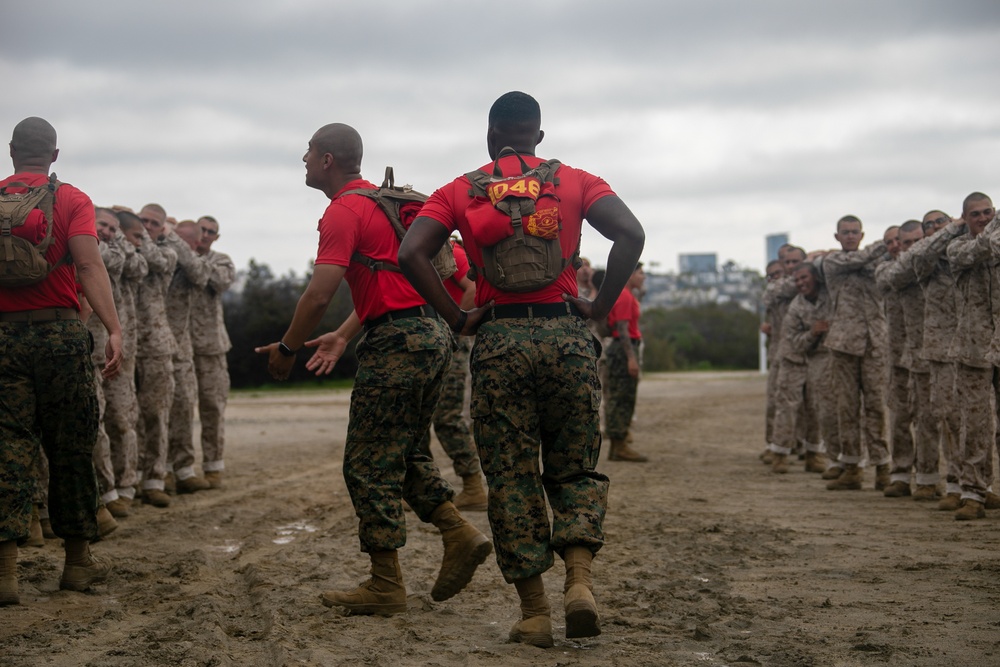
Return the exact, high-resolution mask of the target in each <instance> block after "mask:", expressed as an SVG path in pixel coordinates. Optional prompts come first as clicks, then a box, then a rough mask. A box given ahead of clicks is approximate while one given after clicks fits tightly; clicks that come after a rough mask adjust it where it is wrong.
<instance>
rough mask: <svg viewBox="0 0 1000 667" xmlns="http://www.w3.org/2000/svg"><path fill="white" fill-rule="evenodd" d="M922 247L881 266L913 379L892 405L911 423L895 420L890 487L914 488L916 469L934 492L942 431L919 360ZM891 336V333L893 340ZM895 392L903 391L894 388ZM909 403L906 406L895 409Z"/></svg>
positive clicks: (927, 366)
mask: <svg viewBox="0 0 1000 667" xmlns="http://www.w3.org/2000/svg"><path fill="white" fill-rule="evenodd" d="M927 240H928V241H929V240H930V239H927ZM923 242H924V239H921V240H920V241H917V243H915V244H914V245H913V246H912V247H910V248H909V249H908V250H907V251H906V252H903V253H901V254H900V255H899V257H898V258H897V259H896V260H895V261H893V262H886V263H885V265H884V266H885V267H886V268H885V269H883V268H882V266H880V267H879V269H878V271H879V273H878V276H879V278H880V279H881V280H882V281H883V283H884V285H885V288H886V310H887V311H888V308H889V303H898V304H899V307H900V309H901V311H902V312H901V314H902V317H903V324H902V326H903V333H902V337H903V338H904V346H903V352H902V357H901V363H902V365H903V366H904V367H905V368H906V369H907V371H908V373H907V374H908V377H909V382H908V386H907V387H906V388H905V389H906V392H905V394H900V395H898V396H897V397H896V398H894V399H893V403H891V404H890V410H892V411H893V412H895V410H897V409H898V410H899V412H900V414H902V415H906V416H907V417H908V419H909V420H908V421H905V418H904V420H900V421H901V422H902V423H899V422H897V421H896V420H895V418H894V420H893V435H892V470H891V473H890V478H889V481H890V483H891V482H904V483H906V484H909V483H910V475H911V473H912V472H913V471H914V469H915V470H916V483H917V484H918V485H920V486H933V485H936V484H937V483H938V481H939V475H938V460H939V459H940V450H939V443H940V440H941V428H940V422H939V420H938V419H937V418H936V417H935V414H934V411H933V410H932V408H931V374H930V364H929V363H928V362H927V360H926V359H923V358H922V357H921V356H920V355H921V351H922V350H923V346H924V310H925V308H926V304H925V303H924V292H923V288H922V287H921V286H920V283H919V281H918V278H917V272H916V270H915V269H914V259H915V257H916V252H915V251H914V249H915V248H917V245H918V244H920V243H923ZM917 252H919V249H917ZM892 335H893V334H892V332H891V328H890V336H892ZM891 391H898V390H897V389H896V388H891ZM904 397H905V399H906V403H905V404H903V405H896V404H895V403H898V402H899V401H900V399H902V398H904ZM911 425H912V430H911ZM904 426H905V433H902V434H900V435H897V431H898V430H899V429H901V428H903V427H904ZM897 443H898V444H897Z"/></svg>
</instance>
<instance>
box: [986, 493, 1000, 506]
mask: <svg viewBox="0 0 1000 667" xmlns="http://www.w3.org/2000/svg"><path fill="white" fill-rule="evenodd" d="M983 508H984V509H988V510H1000V495H997V494H995V493H993V492H992V491H987V492H986V500H985V502H983Z"/></svg>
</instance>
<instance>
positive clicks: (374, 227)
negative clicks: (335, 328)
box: [316, 178, 427, 322]
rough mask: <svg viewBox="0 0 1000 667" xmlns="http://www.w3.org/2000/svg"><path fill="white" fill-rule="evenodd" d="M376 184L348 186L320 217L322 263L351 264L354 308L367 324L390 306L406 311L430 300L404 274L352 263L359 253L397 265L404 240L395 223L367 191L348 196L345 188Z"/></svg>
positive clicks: (319, 256) (319, 259) (349, 281)
mask: <svg viewBox="0 0 1000 667" xmlns="http://www.w3.org/2000/svg"><path fill="white" fill-rule="evenodd" d="M361 188H367V189H372V190H376V189H377V188H376V187H375V186H374V185H373V184H371V183H369V182H368V181H366V180H364V179H361V178H359V179H357V180H354V181H351V182H350V183H348V184H347V185H345V186H344V187H343V188H342V189H341V190H340V191H339V192H337V194H335V195H334V196H333V199H332V200H331V201H330V205H329V206H327V207H326V212H325V213H323V217H322V219H320V221H319V250H318V251H317V256H316V263H317V264H334V265H336V266H346V267H347V273H346V275H345V276H344V277H345V278H346V279H347V284H348V285H350V287H351V297H352V298H353V299H354V310H356V311H357V313H358V317H359V318H360V319H361V321H362V322H364V321H366V320H370V319H373V318H376V317H378V316H379V315H383V314H385V313H387V312H389V311H391V310H402V309H403V308H412V307H414V306H420V305H423V304H425V303H427V302H426V301H425V300H424V299H423V297H421V296H420V295H419V294H417V291H416V290H415V289H413V286H412V285H410V283H409V281H407V280H406V278H405V277H404V276H403V274H402V273H396V272H395V271H386V270H382V271H372V270H371V269H369V268H368V267H367V266H365V265H364V264H361V263H359V262H352V261H351V255H353V254H354V253H355V252H358V253H361V254H362V255H364V256H366V257H371V258H372V259H374V260H376V261H380V262H389V263H391V264H397V265H398V262H399V260H398V259H396V256H397V255H398V254H399V239H397V238H396V232H395V231H393V229H392V223H390V222H389V219H388V218H387V217H386V216H385V213H383V212H382V209H381V208H379V206H378V204H376V203H375V202H374V201H373V200H371V199H369V198H368V197H365V196H364V195H344V194H343V193H344V191H346V190H355V189H361Z"/></svg>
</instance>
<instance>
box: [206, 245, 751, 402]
mask: <svg viewBox="0 0 1000 667" xmlns="http://www.w3.org/2000/svg"><path fill="white" fill-rule="evenodd" d="M241 274H242V278H243V280H242V281H241V282H242V289H241V290H240V291H238V292H237V291H232V292H229V293H227V294H226V297H225V319H226V328H227V329H228V330H229V337H230V339H232V343H233V349H232V350H231V351H230V352H229V357H228V358H229V375H230V378H231V380H232V385H233V387H259V386H262V385H266V384H272V383H273V380H272V379H271V377H270V376H269V375H268V373H267V360H266V358H265V357H264V356H262V355H258V354H256V353H255V352H254V347H256V346H258V345H266V344H268V343H273V342H275V341H277V340H279V339H280V337H281V336H282V335H283V334H284V333H285V331H286V330H287V328H288V324H289V323H290V322H291V321H292V315H293V314H294V313H295V306H296V304H297V303H298V300H299V296H301V294H302V292H303V290H304V289H305V287H306V285H307V284H308V283H309V279H310V277H311V273H306V274H305V275H303V276H298V275H296V274H295V273H294V272H289V273H288V274H286V275H284V276H280V277H279V276H275V275H274V274H273V272H272V271H271V269H270V268H269V267H268V266H267V265H266V264H262V263H258V262H256V261H255V260H250V264H249V267H248V268H247V269H246V270H245V271H242V272H241ZM352 308H353V306H352V303H351V298H350V290H349V289H348V287H347V283H346V282H345V283H343V284H342V285H341V287H340V289H339V290H338V291H337V293H336V295H334V298H333V302H332V303H331V304H330V307H329V308H328V309H327V312H326V315H325V316H324V317H323V320H322V322H321V323H320V326H319V328H318V329H317V331H316V335H318V334H319V333H322V332H325V331H332V330H333V329H336V328H337V327H338V326H339V325H340V324H341V322H343V321H344V320H345V319H346V318H347V316H348V315H350V313H351V310H352ZM759 324H760V322H759V319H758V316H757V315H755V314H754V313H751V312H748V311H746V310H744V309H742V308H740V307H739V306H736V305H734V304H727V305H715V304H709V305H701V306H688V307H683V308H672V309H665V308H651V309H648V310H646V311H645V312H643V314H642V320H641V326H642V333H643V339H644V340H645V351H644V353H643V355H644V356H643V368H644V370H646V371H674V370H695V369H709V368H714V369H739V368H757V363H758V362H757V341H758V334H757V331H758V327H759ZM355 343H356V341H352V342H351V344H350V345H349V346H348V348H347V350H346V352H345V353H344V356H343V358H342V359H341V360H340V361H339V362H338V363H337V366H336V368H334V371H333V373H332V374H331V375H330V376H328V377H329V378H332V379H343V378H351V377H354V373H355V371H356V370H357V357H356V356H355V354H354V345H355ZM311 355H312V350H310V349H307V348H306V349H303V350H301V351H300V352H299V359H298V363H296V365H295V368H294V369H293V370H292V375H291V377H290V378H289V380H290V381H292V382H309V381H312V382H317V383H322V382H324V380H325V379H326V378H316V376H315V375H313V374H312V373H310V372H309V371H307V370H306V369H305V362H306V360H307V359H308V358H309V357H310V356H311Z"/></svg>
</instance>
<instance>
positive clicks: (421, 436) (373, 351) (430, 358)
mask: <svg viewBox="0 0 1000 667" xmlns="http://www.w3.org/2000/svg"><path fill="white" fill-rule="evenodd" d="M356 354H357V357H358V371H357V375H356V376H355V378H354V389H353V390H352V391H351V408H350V419H349V422H348V426H347V441H346V443H345V445H344V479H345V480H346V482H347V490H348V491H349V492H350V494H351V501H352V503H353V504H354V508H355V512H356V513H357V516H358V519H359V527H358V537H359V539H360V540H361V550H362V551H364V552H366V553H372V552H379V551H389V550H392V549H399V548H400V547H402V546H403V545H405V544H406V521H405V519H404V517H403V505H402V502H400V499H402V500H405V501H406V502H407V504H409V506H410V507H411V508H413V511H414V512H416V514H417V516H418V517H419V518H420V520H421V521H424V522H428V521H430V518H431V514H432V513H433V512H434V510H435V509H437V507H438V506H440V505H441V504H442V503H445V502H450V501H451V500H452V498H453V497H454V494H455V492H454V490H453V489H452V488H451V486H450V485H449V484H448V483H447V482H446V481H445V480H444V479H443V478H442V477H441V473H440V471H439V470H438V467H437V464H435V463H434V459H433V458H432V457H431V453H430V449H429V447H428V444H429V440H428V438H427V430H428V429H429V428H430V423H431V414H432V413H433V411H434V405H435V403H436V402H437V400H438V396H439V395H440V393H441V381H442V377H443V375H444V372H445V369H446V368H447V367H448V364H449V363H450V362H451V336H450V334H449V332H448V329H447V328H446V327H445V326H444V325H443V324H442V323H441V322H440V320H437V319H435V318H429V317H410V318H405V319H398V320H393V321H392V322H388V323H385V324H380V325H378V326H376V327H373V328H371V329H369V330H368V331H366V332H365V333H364V335H363V336H362V337H361V339H360V340H359V341H358V345H357V348H356Z"/></svg>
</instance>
